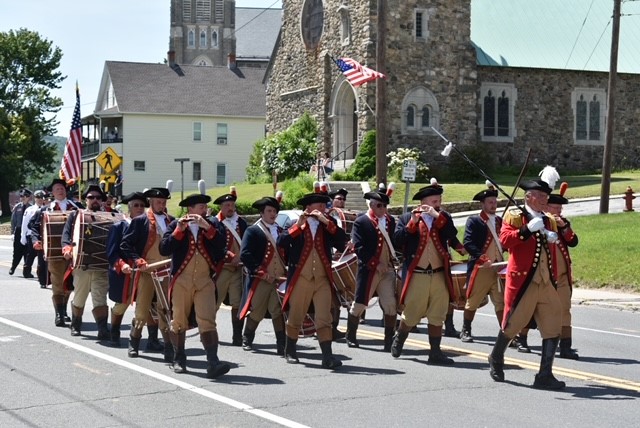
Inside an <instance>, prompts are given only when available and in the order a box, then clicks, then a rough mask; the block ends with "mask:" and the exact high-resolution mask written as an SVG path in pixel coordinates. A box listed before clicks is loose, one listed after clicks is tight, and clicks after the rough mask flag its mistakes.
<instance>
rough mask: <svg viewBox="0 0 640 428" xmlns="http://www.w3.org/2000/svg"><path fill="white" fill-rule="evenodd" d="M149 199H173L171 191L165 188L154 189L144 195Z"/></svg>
mask: <svg viewBox="0 0 640 428" xmlns="http://www.w3.org/2000/svg"><path fill="white" fill-rule="evenodd" d="M143 195H144V196H146V197H147V198H160V199H171V193H170V192H169V189H166V188H164V187H152V188H151V189H149V190H147V191H146V192H144V193H143Z"/></svg>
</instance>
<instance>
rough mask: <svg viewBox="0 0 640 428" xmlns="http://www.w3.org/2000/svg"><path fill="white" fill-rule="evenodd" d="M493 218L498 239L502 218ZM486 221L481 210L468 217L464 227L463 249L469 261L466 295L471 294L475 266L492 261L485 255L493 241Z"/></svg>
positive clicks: (485, 216)
mask: <svg viewBox="0 0 640 428" xmlns="http://www.w3.org/2000/svg"><path fill="white" fill-rule="evenodd" d="M494 218H495V219H496V235H497V236H498V239H500V230H501V229H502V218H500V217H498V216H496V217H494ZM487 221H489V216H488V215H487V214H486V213H485V212H484V211H482V212H480V214H478V215H474V216H471V217H469V218H468V219H467V223H466V226H465V229H464V240H463V242H464V249H465V250H467V252H468V253H469V262H468V263H467V278H468V279H467V297H468V296H470V295H471V290H472V289H473V284H474V282H475V278H476V274H477V272H478V269H476V267H477V266H482V265H483V264H484V263H486V262H488V261H490V262H493V261H494V260H489V259H488V258H487V257H486V255H485V252H486V251H487V249H488V248H489V245H491V243H492V242H493V241H494V238H493V235H492V234H491V232H490V231H489V226H487Z"/></svg>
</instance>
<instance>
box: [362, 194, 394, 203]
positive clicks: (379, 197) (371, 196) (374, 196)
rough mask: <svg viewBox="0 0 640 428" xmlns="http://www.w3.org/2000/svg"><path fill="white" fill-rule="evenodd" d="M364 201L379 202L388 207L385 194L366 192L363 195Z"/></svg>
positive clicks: (387, 198) (387, 199)
mask: <svg viewBox="0 0 640 428" xmlns="http://www.w3.org/2000/svg"><path fill="white" fill-rule="evenodd" d="M364 198H365V199H369V200H372V199H373V200H376V201H380V202H382V203H383V204H386V205H389V197H388V196H387V194H386V193H382V192H367V193H365V194H364Z"/></svg>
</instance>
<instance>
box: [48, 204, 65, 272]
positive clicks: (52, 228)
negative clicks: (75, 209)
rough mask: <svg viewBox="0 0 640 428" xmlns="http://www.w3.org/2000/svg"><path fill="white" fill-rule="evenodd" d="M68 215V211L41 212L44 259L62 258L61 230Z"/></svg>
mask: <svg viewBox="0 0 640 428" xmlns="http://www.w3.org/2000/svg"><path fill="white" fill-rule="evenodd" d="M68 217H69V212H68V211H44V212H43V214H42V249H43V250H44V259H45V260H47V261H49V260H64V257H63V256H62V231H63V230H64V225H65V223H66V222H67V218H68Z"/></svg>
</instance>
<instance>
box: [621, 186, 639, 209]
mask: <svg viewBox="0 0 640 428" xmlns="http://www.w3.org/2000/svg"><path fill="white" fill-rule="evenodd" d="M635 198H636V197H635V196H633V189H632V188H631V186H627V190H626V192H624V196H623V197H622V199H624V201H625V209H624V211H625V212H627V211H633V200H634V199H635Z"/></svg>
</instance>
